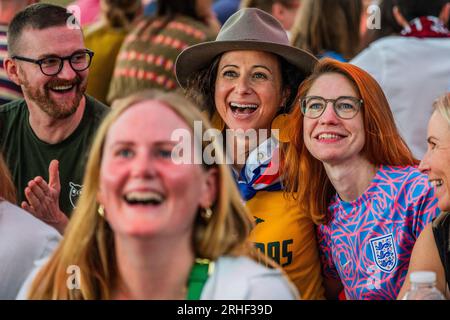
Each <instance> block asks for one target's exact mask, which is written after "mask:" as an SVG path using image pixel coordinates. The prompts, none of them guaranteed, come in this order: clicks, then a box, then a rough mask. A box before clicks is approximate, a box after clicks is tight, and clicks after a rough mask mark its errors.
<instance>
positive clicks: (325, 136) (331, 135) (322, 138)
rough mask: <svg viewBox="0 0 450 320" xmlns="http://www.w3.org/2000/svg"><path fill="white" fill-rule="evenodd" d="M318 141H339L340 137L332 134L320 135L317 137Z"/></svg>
mask: <svg viewBox="0 0 450 320" xmlns="http://www.w3.org/2000/svg"><path fill="white" fill-rule="evenodd" d="M317 138H318V139H319V140H324V139H339V138H340V136H338V135H337V134H332V133H322V134H321V135H319V136H318V137H317Z"/></svg>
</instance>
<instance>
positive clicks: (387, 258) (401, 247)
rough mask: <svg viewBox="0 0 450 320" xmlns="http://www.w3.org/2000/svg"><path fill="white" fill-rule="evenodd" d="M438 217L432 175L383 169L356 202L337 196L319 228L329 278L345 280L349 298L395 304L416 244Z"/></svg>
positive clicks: (321, 247)
mask: <svg viewBox="0 0 450 320" xmlns="http://www.w3.org/2000/svg"><path fill="white" fill-rule="evenodd" d="M438 214H439V209H438V207H437V198H436V197H435V194H434V189H433V188H432V186H431V185H430V184H429V183H428V179H427V176H426V175H424V174H422V173H420V171H419V170H418V169H417V168H415V167H412V166H407V167H393V166H380V168H379V170H378V171H377V173H376V175H375V177H374V178H373V180H372V181H371V183H370V186H369V187H368V189H367V190H366V191H365V192H364V193H363V194H362V195H361V196H360V197H359V198H358V199H356V200H355V201H352V202H345V201H342V200H341V199H340V198H339V196H338V195H337V194H336V195H335V196H334V197H333V199H332V200H331V202H330V205H329V207H328V222H327V223H326V224H324V225H321V226H319V227H318V241H319V246H320V254H321V260H322V265H323V268H324V276H325V277H326V278H334V279H338V278H340V279H341V281H342V283H343V285H344V287H345V293H346V296H347V298H348V299H368V300H381V299H396V297H397V295H398V293H399V291H400V289H401V287H402V284H403V281H404V279H405V276H406V273H407V271H408V265H409V259H410V256H411V252H412V249H413V246H414V243H415V241H416V239H417V238H418V236H419V234H420V232H421V231H422V230H423V229H424V227H425V225H426V224H428V223H429V222H431V220H432V219H433V218H434V217H436V216H437V215H438Z"/></svg>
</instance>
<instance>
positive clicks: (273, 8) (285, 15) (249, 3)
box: [241, 0, 302, 38]
mask: <svg viewBox="0 0 450 320" xmlns="http://www.w3.org/2000/svg"><path fill="white" fill-rule="evenodd" d="M301 1H302V0H242V1H241V8H258V9H261V10H263V11H265V12H267V13H269V14H271V15H272V16H273V17H274V18H276V19H277V20H278V21H279V22H280V23H281V25H282V26H283V28H284V29H285V30H286V32H287V34H288V37H289V38H291V29H292V26H293V25H294V21H295V16H296V14H297V11H298V9H299V8H300V4H301Z"/></svg>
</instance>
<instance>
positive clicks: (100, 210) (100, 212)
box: [97, 204, 105, 218]
mask: <svg viewBox="0 0 450 320" xmlns="http://www.w3.org/2000/svg"><path fill="white" fill-rule="evenodd" d="M97 212H98V215H99V216H100V217H102V218H104V217H105V207H104V206H103V205H102V204H101V205H99V206H98V209H97Z"/></svg>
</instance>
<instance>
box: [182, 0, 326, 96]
mask: <svg viewBox="0 0 450 320" xmlns="http://www.w3.org/2000/svg"><path fill="white" fill-rule="evenodd" d="M234 50H259V51H266V52H270V53H274V54H277V55H279V56H280V57H282V58H284V59H285V60H286V61H287V62H289V63H291V64H292V65H294V66H295V67H297V68H298V69H299V71H300V72H302V73H303V74H304V75H305V76H307V75H309V74H310V73H311V72H312V69H313V67H314V65H315V64H316V62H317V61H318V60H317V59H316V58H315V57H314V56H313V55H312V54H310V53H309V52H307V51H305V50H301V49H298V48H296V47H293V46H291V45H290V43H289V39H288V37H287V34H286V31H285V30H284V29H283V27H282V26H281V24H280V23H279V22H278V20H277V19H275V18H274V17H272V16H271V15H270V14H268V13H266V12H264V11H262V10H260V9H257V8H245V9H241V10H239V11H238V12H236V13H235V14H233V15H232V16H231V17H230V18H229V19H228V20H227V21H226V22H225V23H224V25H223V26H222V28H221V29H220V32H219V34H218V35H217V38H216V40H215V41H209V42H203V43H199V44H196V45H193V46H191V47H189V48H186V49H185V50H184V51H183V52H181V53H180V54H179V55H178V57H177V61H176V63H175V74H176V76H177V80H178V83H179V84H180V85H181V87H183V88H185V87H186V86H187V80H188V78H189V76H191V75H192V74H193V73H195V72H197V71H199V70H200V69H202V68H204V67H206V66H208V65H209V64H210V63H211V62H212V60H213V59H214V58H215V57H216V56H217V55H219V54H221V53H224V52H227V51H234Z"/></svg>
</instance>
